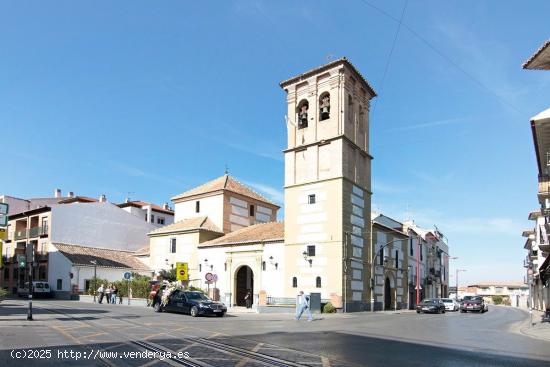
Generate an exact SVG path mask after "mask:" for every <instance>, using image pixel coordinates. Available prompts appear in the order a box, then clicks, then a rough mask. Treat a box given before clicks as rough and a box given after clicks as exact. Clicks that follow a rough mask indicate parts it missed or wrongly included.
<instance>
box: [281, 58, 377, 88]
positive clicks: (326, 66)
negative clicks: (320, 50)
mask: <svg viewBox="0 0 550 367" xmlns="http://www.w3.org/2000/svg"><path fill="white" fill-rule="evenodd" d="M339 64H343V65H346V66H347V67H348V68H349V69H351V70H352V71H353V72H354V73H355V74H357V76H358V77H359V78H360V79H361V80H362V81H363V82H364V83H365V84H366V86H367V88H368V90H369V93H370V94H371V96H372V97H376V92H375V91H374V89H373V88H372V87H371V85H370V84H369V82H368V81H367V79H365V77H364V76H363V75H362V74H361V73H360V72H359V70H357V68H356V67H355V66H354V65H353V64H352V63H351V62H350V61H349V60H348V59H347V58H345V57H341V58H339V59H337V60H334V61H331V62H329V63H327V64H324V65H321V66H318V67H316V68H313V69H311V70H308V71H306V72H304V73H302V74H299V75H296V76H294V77H292V78H290V79H287V80H284V81H282V82H281V83H279V85H280V86H281V87H282V88H284V87H285V86H287V85H289V84H292V83H296V82H298V81H301V80H304V79H307V78H309V77H310V76H312V75H313V74H318V73H320V72H322V71H325V70H328V69H331V68H333V67H335V66H337V65H339ZM372 97H371V98H372Z"/></svg>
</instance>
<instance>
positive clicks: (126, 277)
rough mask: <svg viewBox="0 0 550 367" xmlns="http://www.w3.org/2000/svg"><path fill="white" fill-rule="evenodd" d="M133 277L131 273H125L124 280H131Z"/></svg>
mask: <svg viewBox="0 0 550 367" xmlns="http://www.w3.org/2000/svg"><path fill="white" fill-rule="evenodd" d="M131 277H132V273H130V272H129V271H127V272H126V273H124V279H126V280H129V279H130V278H131Z"/></svg>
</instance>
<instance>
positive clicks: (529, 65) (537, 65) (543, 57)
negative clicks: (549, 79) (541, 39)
mask: <svg viewBox="0 0 550 367" xmlns="http://www.w3.org/2000/svg"><path fill="white" fill-rule="evenodd" d="M549 46H550V39H549V40H548V41H546V42H545V43H544V44H543V45H542V46H541V47H540V48H539V49H538V50H537V51H536V52H535V53H534V54H533V55H532V56H531V57H530V58H529V60H527V61H525V62H524V63H523V65H522V67H523V68H524V69H535V70H536V69H538V70H548V69H550V47H549Z"/></svg>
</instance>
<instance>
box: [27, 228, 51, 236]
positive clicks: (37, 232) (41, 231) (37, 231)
mask: <svg viewBox="0 0 550 367" xmlns="http://www.w3.org/2000/svg"><path fill="white" fill-rule="evenodd" d="M47 234H48V227H33V228H31V229H29V238H33V237H38V236H43V235H47Z"/></svg>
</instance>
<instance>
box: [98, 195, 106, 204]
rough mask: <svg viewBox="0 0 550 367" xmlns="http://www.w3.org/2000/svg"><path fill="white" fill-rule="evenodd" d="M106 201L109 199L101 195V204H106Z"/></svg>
mask: <svg viewBox="0 0 550 367" xmlns="http://www.w3.org/2000/svg"><path fill="white" fill-rule="evenodd" d="M106 201H107V197H106V196H105V194H101V196H100V197H99V202H100V203H104V202H106Z"/></svg>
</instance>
